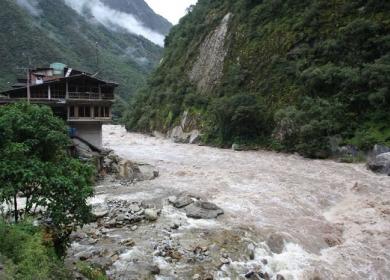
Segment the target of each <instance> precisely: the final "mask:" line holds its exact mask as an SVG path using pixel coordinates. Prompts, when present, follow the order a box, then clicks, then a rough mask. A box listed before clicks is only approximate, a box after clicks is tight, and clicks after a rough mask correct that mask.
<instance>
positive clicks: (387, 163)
mask: <svg viewBox="0 0 390 280" xmlns="http://www.w3.org/2000/svg"><path fill="white" fill-rule="evenodd" d="M367 165H368V168H369V169H371V170H372V171H374V172H377V173H382V174H387V175H389V176H390V153H383V154H380V155H377V156H376V157H375V158H373V159H372V160H370V161H369V162H368V164H367Z"/></svg>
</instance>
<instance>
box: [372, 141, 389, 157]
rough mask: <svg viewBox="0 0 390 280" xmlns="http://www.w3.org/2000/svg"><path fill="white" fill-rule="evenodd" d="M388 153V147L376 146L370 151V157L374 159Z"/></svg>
mask: <svg viewBox="0 0 390 280" xmlns="http://www.w3.org/2000/svg"><path fill="white" fill-rule="evenodd" d="M385 153H390V147H387V146H384V145H380V144H376V145H375V146H374V148H373V149H372V156H374V157H376V156H378V155H380V154H385Z"/></svg>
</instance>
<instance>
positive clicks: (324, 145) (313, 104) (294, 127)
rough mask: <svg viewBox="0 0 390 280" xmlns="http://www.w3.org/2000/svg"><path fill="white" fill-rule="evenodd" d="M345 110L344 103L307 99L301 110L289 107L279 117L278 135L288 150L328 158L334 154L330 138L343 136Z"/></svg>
mask: <svg viewBox="0 0 390 280" xmlns="http://www.w3.org/2000/svg"><path fill="white" fill-rule="evenodd" d="M342 109H343V108H342V105H341V104H340V103H333V104H332V103H329V102H328V101H326V100H323V99H310V98H306V99H304V101H303V102H302V104H301V105H300V107H298V108H297V107H287V108H286V109H282V110H279V111H278V112H277V113H276V115H275V121H276V123H277V124H278V126H277V128H276V131H275V134H276V135H277V137H278V138H279V139H280V142H281V143H282V145H284V147H285V149H287V150H290V151H298V152H300V153H301V154H302V155H304V156H308V157H316V158H326V157H328V156H329V155H330V153H331V151H330V142H329V140H330V139H329V138H330V136H332V135H336V134H338V133H341V128H342V124H341V123H340V119H343V114H342V112H343V110H342Z"/></svg>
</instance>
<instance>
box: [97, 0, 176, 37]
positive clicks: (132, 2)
mask: <svg viewBox="0 0 390 280" xmlns="http://www.w3.org/2000/svg"><path fill="white" fill-rule="evenodd" d="M102 2H103V3H104V4H106V5H107V6H108V7H110V8H112V9H114V10H117V11H121V12H125V13H129V14H132V15H134V16H135V17H136V18H137V19H138V20H140V21H141V22H143V23H144V25H145V26H146V27H148V28H150V29H152V30H156V31H158V32H159V33H161V34H164V35H167V34H168V33H169V30H170V29H171V27H172V24H171V23H170V22H169V21H168V20H166V19H165V18H163V17H162V16H160V15H157V14H156V13H155V12H154V11H153V10H152V9H151V8H150V7H149V5H148V4H147V3H146V2H145V1H144V0H102Z"/></svg>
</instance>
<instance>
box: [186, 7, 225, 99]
mask: <svg viewBox="0 0 390 280" xmlns="http://www.w3.org/2000/svg"><path fill="white" fill-rule="evenodd" d="M231 17H232V14H231V13H228V14H227V15H226V16H225V17H224V18H223V19H222V21H221V24H220V25H219V26H218V27H217V28H216V29H215V30H214V31H213V32H212V33H210V34H209V35H208V36H207V37H206V39H205V40H204V42H203V43H202V45H201V47H200V50H199V56H198V59H197V60H196V62H195V64H194V65H193V67H192V70H191V72H190V73H189V78H190V81H191V82H193V83H195V84H196V85H197V88H198V91H199V92H200V93H206V92H208V91H209V90H210V89H212V88H213V87H214V86H215V85H216V84H218V82H219V81H220V79H221V77H222V74H223V73H222V70H223V64H224V60H225V57H226V54H227V48H226V47H225V42H226V37H227V33H228V27H229V22H230V19H231Z"/></svg>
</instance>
